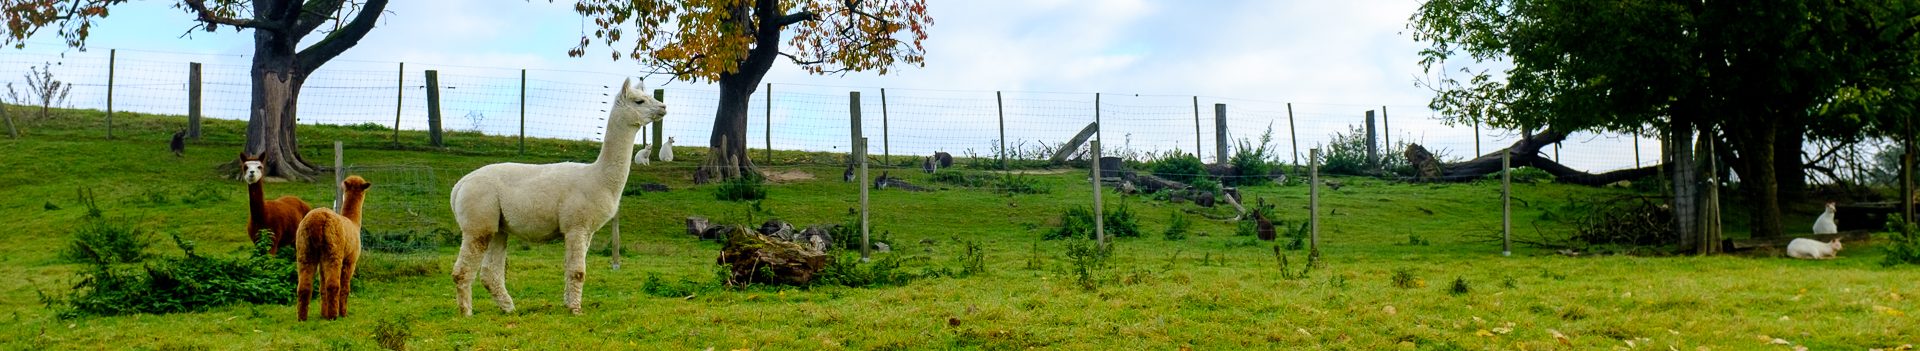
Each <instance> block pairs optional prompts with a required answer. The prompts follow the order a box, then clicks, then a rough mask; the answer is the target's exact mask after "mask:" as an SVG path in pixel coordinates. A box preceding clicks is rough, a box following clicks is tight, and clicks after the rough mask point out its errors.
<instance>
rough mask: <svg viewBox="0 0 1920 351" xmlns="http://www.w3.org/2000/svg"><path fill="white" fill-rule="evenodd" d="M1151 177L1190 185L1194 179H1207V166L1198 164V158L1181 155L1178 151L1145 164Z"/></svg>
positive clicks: (1175, 150) (1185, 154)
mask: <svg viewBox="0 0 1920 351" xmlns="http://www.w3.org/2000/svg"><path fill="white" fill-rule="evenodd" d="M1147 168H1148V169H1149V170H1151V171H1153V175H1155V176H1159V177H1161V178H1166V179H1167V180H1171V181H1176V182H1181V183H1192V182H1193V180H1194V179H1203V178H1207V166H1206V164H1204V163H1201V162H1200V157H1199V156H1194V155H1193V154H1188V153H1181V152H1180V150H1179V149H1174V150H1173V152H1169V153H1167V155H1166V156H1165V157H1162V158H1160V159H1158V160H1154V161H1153V162H1151V163H1148V164H1147Z"/></svg>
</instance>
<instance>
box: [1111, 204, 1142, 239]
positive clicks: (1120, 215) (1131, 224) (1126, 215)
mask: <svg viewBox="0 0 1920 351" xmlns="http://www.w3.org/2000/svg"><path fill="white" fill-rule="evenodd" d="M1106 212H1107V213H1106V218H1107V223H1106V229H1107V236H1108V237H1113V238H1135V237H1139V236H1140V218H1139V217H1138V216H1135V215H1134V214H1133V209H1132V208H1130V207H1129V206H1127V203H1126V202H1121V203H1120V205H1119V206H1113V208H1111V209H1108V210H1107V211H1106Z"/></svg>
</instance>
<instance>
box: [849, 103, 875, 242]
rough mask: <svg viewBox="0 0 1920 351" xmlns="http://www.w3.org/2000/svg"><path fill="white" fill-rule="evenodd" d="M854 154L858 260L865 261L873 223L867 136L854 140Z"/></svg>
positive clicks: (871, 184)
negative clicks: (857, 190)
mask: <svg viewBox="0 0 1920 351" xmlns="http://www.w3.org/2000/svg"><path fill="white" fill-rule="evenodd" d="M854 94H855V95H854V96H855V97H856V98H855V99H854V101H859V99H858V98H857V97H858V96H859V95H858V94H860V93H859V92H854ZM857 114H858V113H857V112H856V115H857ZM854 120H856V121H857V120H859V119H858V118H855V119H854ZM854 156H855V158H857V159H859V160H860V261H861V262H866V261H871V260H873V252H872V251H873V241H872V240H873V239H872V238H873V236H872V233H873V223H871V222H872V219H873V217H872V216H871V215H870V214H871V212H872V211H868V210H869V207H867V206H868V205H869V202H868V200H867V191H868V188H871V187H873V181H872V180H871V178H867V138H865V137H861V138H860V139H858V140H854Z"/></svg>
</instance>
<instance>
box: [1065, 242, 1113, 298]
mask: <svg viewBox="0 0 1920 351" xmlns="http://www.w3.org/2000/svg"><path fill="white" fill-rule="evenodd" d="M1066 255H1067V262H1069V263H1072V264H1073V268H1072V269H1073V270H1072V271H1071V272H1069V273H1070V274H1073V277H1074V279H1073V281H1074V283H1076V284H1079V285H1080V288H1081V289H1085V290H1087V291H1093V290H1096V289H1099V288H1100V282H1099V280H1098V278H1096V277H1095V275H1096V274H1098V273H1099V272H1100V271H1101V270H1104V269H1106V268H1107V259H1108V258H1111V257H1112V255H1113V246H1111V245H1107V246H1106V247H1101V245H1100V244H1099V243H1095V242H1093V241H1092V240H1077V239H1076V240H1069V241H1067V253H1066Z"/></svg>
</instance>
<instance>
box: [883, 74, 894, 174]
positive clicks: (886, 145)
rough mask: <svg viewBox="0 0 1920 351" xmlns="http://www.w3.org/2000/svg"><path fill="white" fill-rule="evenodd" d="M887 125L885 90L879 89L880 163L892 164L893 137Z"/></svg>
mask: <svg viewBox="0 0 1920 351" xmlns="http://www.w3.org/2000/svg"><path fill="white" fill-rule="evenodd" d="M890 129H891V128H890V126H889V125H888V123H887V89H886V88H880V160H881V161H880V163H881V164H886V165H891V164H893V137H892V134H893V133H892V132H891V130H890Z"/></svg>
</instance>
